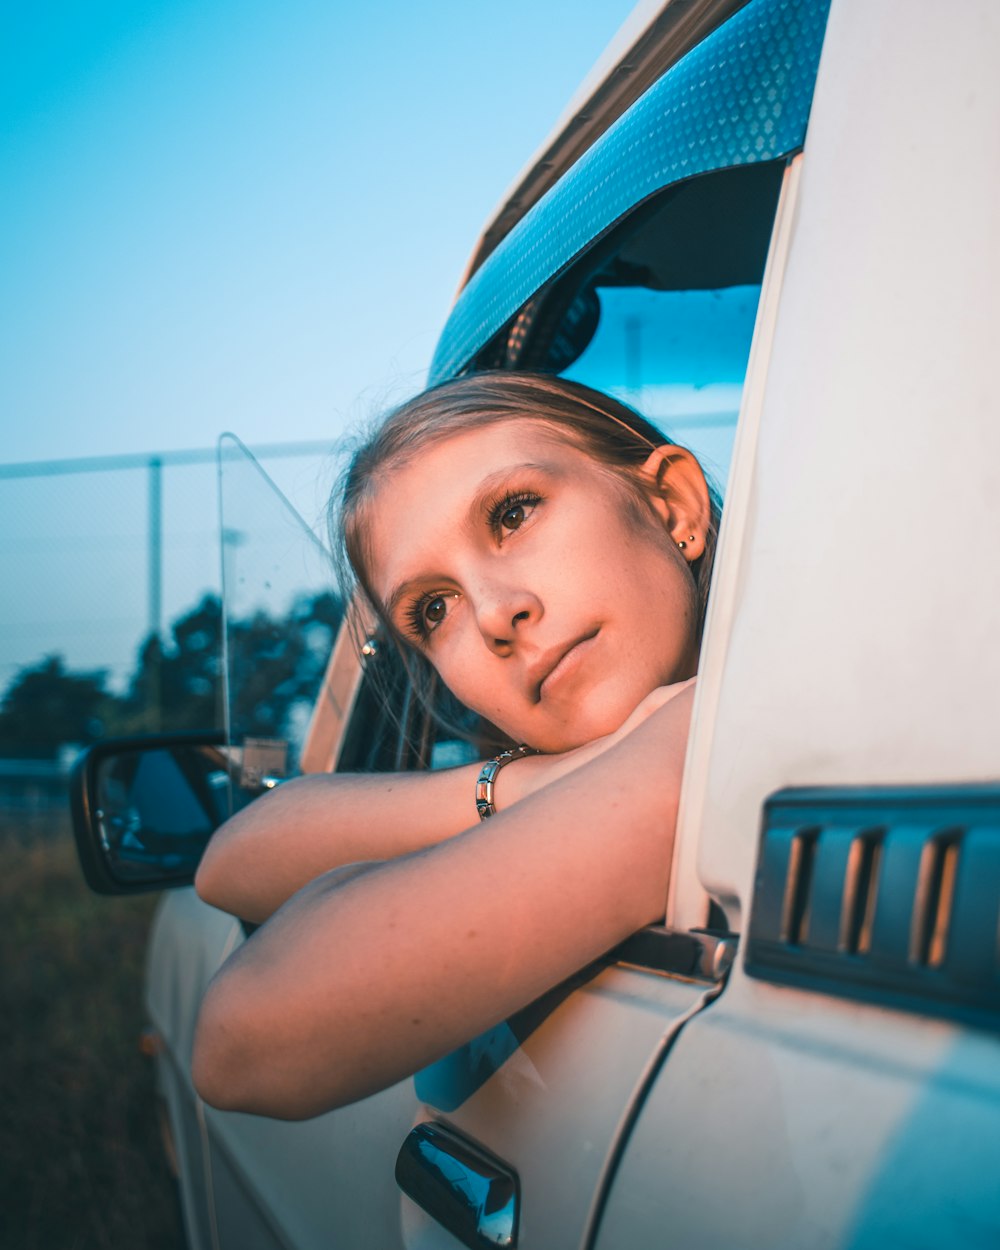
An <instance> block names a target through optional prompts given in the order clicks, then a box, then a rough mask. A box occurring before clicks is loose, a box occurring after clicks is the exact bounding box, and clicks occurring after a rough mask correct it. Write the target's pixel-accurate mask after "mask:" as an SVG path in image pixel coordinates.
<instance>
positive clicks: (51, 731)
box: [0, 655, 114, 759]
mask: <svg viewBox="0 0 1000 1250" xmlns="http://www.w3.org/2000/svg"><path fill="white" fill-rule="evenodd" d="M106 680H107V674H106V673H105V672H104V671H103V670H100V671H97V672H92V673H70V672H68V671H67V670H66V667H65V663H64V661H63V658H62V656H61V655H48V656H46V657H45V658H44V659H43V660H41V661H40V662H39V663H37V664H35V665H30V666H28V667H25V668H22V669H20V670H19V671H18V672H17V674H16V675H15V677H14V680H13V681H12V682H11V684H10V686H9V687H8V688H7V691H6V693H5V694H4V697H3V703H2V704H0V755H4V756H7V757H15V758H20V759H25V758H27V759H53V758H54V757H55V755H56V753H57V751H58V750H59V748H60V746H62V745H63V744H64V743H68V742H73V743H80V744H81V745H86V744H87V743H90V742H94V741H96V740H97V739H98V738H100V737H102V736H103V735H104V733H105V721H106V719H107V717H108V713H109V711H110V710H111V706H112V705H113V703H114V696H113V695H112V694H110V693H109V691H108V690H107V688H106V684H105V683H106Z"/></svg>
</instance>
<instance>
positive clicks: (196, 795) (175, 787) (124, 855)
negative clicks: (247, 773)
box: [92, 745, 229, 885]
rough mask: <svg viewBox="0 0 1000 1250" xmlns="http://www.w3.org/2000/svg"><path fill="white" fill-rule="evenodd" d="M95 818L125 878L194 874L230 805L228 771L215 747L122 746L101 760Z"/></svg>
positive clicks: (137, 880)
mask: <svg viewBox="0 0 1000 1250" xmlns="http://www.w3.org/2000/svg"><path fill="white" fill-rule="evenodd" d="M92 793H93V804H94V807H93V811H94V825H95V827H96V830H97V833H98V836H99V838H100V841H101V848H102V850H103V852H104V858H105V861H106V863H107V865H108V868H109V869H110V870H111V873H112V874H113V875H114V877H115V878H116V879H117V880H118V881H119V882H121V883H122V884H123V885H126V884H129V885H139V884H141V883H143V882H152V881H159V882H162V883H164V884H167V883H169V882H170V881H172V880H176V881H178V882H180V881H182V880H184V881H189V880H190V879H191V878H192V876H193V875H194V871H195V869H196V868H197V866H198V861H199V860H200V859H201V855H202V851H203V850H204V849H205V844H206V842H207V841H208V839H209V837H210V836H211V834H212V831H213V830H214V829H216V828H217V827H218V826H219V825H220V824H221V823H222V821H223V820H224V819H225V818H226V816H227V815H228V811H229V774H228V771H227V769H226V761H225V757H224V756H223V755H222V753H221V752H220V751H219V750H218V748H216V747H205V746H182V745H176V746H164V747H155V748H146V749H139V750H126V751H119V752H117V753H116V754H114V755H109V756H106V757H105V758H103V759H101V760H100V761H98V763H97V767H96V770H95V774H94V780H93V791H92Z"/></svg>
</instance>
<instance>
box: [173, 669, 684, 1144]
mask: <svg viewBox="0 0 1000 1250" xmlns="http://www.w3.org/2000/svg"><path fill="white" fill-rule="evenodd" d="M691 695H692V692H691V690H690V689H688V690H685V691H684V692H683V693H682V694H681V695H679V696H677V697H676V698H674V699H672V700H671V701H670V702H668V703H666V704H665V705H664V706H661V707H659V708H658V709H657V710H656V711H654V712H653V713H652V714H650V715H649V716H648V717H647V718H646V719H645V721H644V722H643V723H642V724H640V725H639V726H638V727H637V728H635V729H634V730H633V731H632V732H631V733H629V734H627V735H625V736H623V737H622V738H620V739H619V740H618V741H617V742H616V743H615V744H614V745H612V746H609V747H608V749H607V750H605V751H604V752H603V753H601V754H600V755H598V756H597V757H596V758H594V759H592V760H591V761H590V762H588V763H586V764H585V765H583V766H582V767H580V768H579V769H578V770H577V771H576V772H575V773H574V774H573V775H571V776H566V777H562V778H560V779H558V780H556V781H554V782H552V783H551V784H549V785H547V786H546V787H545V788H544V789H541V790H539V791H538V792H536V793H535V794H534V795H531V796H530V797H528V798H526V799H525V800H524V801H523V802H520V803H518V804H516V806H514V807H513V808H511V809H509V810H508V811H506V812H502V813H500V814H499V815H497V816H496V817H494V818H493V819H492V820H490V821H487V822H485V823H483V824H481V825H477V826H476V827H475V828H472V829H469V830H467V831H466V832H465V833H462V834H459V835H458V836H455V837H453V838H451V839H450V840H448V841H446V842H442V843H439V844H438V845H436V846H433V847H431V848H430V849H427V850H423V851H419V852H416V853H411V854H408V855H405V856H403V857H402V858H400V859H398V860H396V861H394V862H391V863H386V864H382V865H379V866H377V867H374V868H371V869H369V870H368V871H366V872H364V873H362V874H361V875H359V876H355V877H354V878H353V879H351V880H349V881H346V882H344V881H342V880H339V879H338V877H339V874H338V873H331V874H329V875H328V876H325V877H322V878H320V879H319V880H317V881H315V882H313V883H312V884H311V885H310V886H308V887H307V888H306V889H304V890H302V891H301V892H300V893H299V894H297V895H296V896H295V897H294V898H293V899H292V900H291V901H290V902H289V903H287V904H286V905H285V906H284V907H283V908H281V910H280V911H279V912H278V913H277V914H276V915H275V916H274V917H273V918H272V920H271V921H270V922H269V923H268V924H267V925H265V926H264V927H263V928H262V929H260V930H259V931H258V932H257V933H255V934H254V936H253V937H252V938H250V939H249V941H248V942H246V943H245V945H244V946H243V947H241V948H240V950H239V951H237V953H236V954H235V955H234V956H233V957H232V958H231V959H230V960H229V961H228V962H227V963H226V964H225V965H224V967H223V968H222V969H221V971H220V972H219V973H218V975H217V976H216V978H215V979H214V981H213V982H212V984H211V986H210V987H209V990H208V993H207V995H206V997H205V1000H204V1003H203V1005H202V1012H201V1017H200V1020H199V1024H198V1031H197V1035H196V1039H195V1050H194V1058H193V1071H194V1079H195V1084H196V1086H197V1088H198V1091H199V1093H200V1094H201V1095H202V1097H203V1098H205V1100H206V1101H207V1102H209V1103H211V1104H212V1105H214V1106H217V1107H222V1108H229V1109H239V1110H242V1111H251V1112H256V1113H258V1114H263V1115H271V1116H278V1117H281V1118H289V1119H298V1118H304V1117H307V1116H312V1115H316V1114H319V1113H320V1112H322V1111H325V1110H328V1109H330V1108H332V1107H336V1106H340V1105H343V1104H345V1103H348V1102H352V1101H354V1100H356V1099H359V1098H363V1097H365V1096H367V1095H368V1094H371V1093H373V1092H374V1091H376V1090H378V1089H382V1088H384V1087H385V1086H387V1085H390V1084H392V1083H393V1082H394V1081H397V1080H399V1079H401V1078H402V1077H404V1076H406V1075H408V1074H409V1073H412V1072H414V1071H416V1070H418V1069H419V1068H421V1067H423V1066H425V1065H426V1064H428V1063H430V1062H432V1061H433V1060H435V1059H437V1058H439V1057H440V1056H441V1055H444V1054H447V1053H448V1052H449V1051H450V1050H452V1049H454V1048H455V1047H456V1046H458V1045H460V1044H462V1043H463V1042H465V1041H467V1040H468V1039H469V1038H470V1037H474V1036H476V1035H477V1034H478V1033H480V1032H482V1031H483V1030H485V1029H487V1028H489V1027H491V1026H492V1025H494V1024H496V1023H497V1022H498V1021H500V1020H502V1019H504V1018H506V1017H507V1016H509V1015H510V1014H511V1013H512V1012H514V1011H516V1010H518V1009H519V1008H521V1007H523V1006H524V1005H525V1004H526V1003H528V1002H530V1001H532V1000H533V999H534V998H536V997H537V996H538V995H539V994H541V993H542V992H543V991H544V990H546V989H548V988H550V987H551V986H553V985H555V984H557V983H558V982H559V981H561V980H563V979H564V978H566V977H567V976H569V975H570V974H571V973H572V972H574V971H575V970H577V969H578V968H580V967H582V966H583V965H585V964H587V963H588V962H590V961H591V960H592V959H594V958H596V957H597V956H599V955H601V954H602V953H603V952H604V951H606V950H608V949H609V948H611V947H612V946H614V945H615V944H616V943H618V942H619V941H621V940H623V939H624V938H625V937H627V936H628V935H629V934H630V933H632V932H634V931H635V930H636V929H638V928H640V927H641V926H642V925H643V924H646V923H649V922H651V921H654V920H656V919H657V918H658V917H659V916H660V915H661V914H662V911H663V900H664V898H665V895H666V885H667V876H668V872H669V864H670V859H671V842H672V837H673V830H674V823H675V819H676V811H677V799H678V792H679V789H680V781H681V772H682V767H683V760H684V749H685V743H686V738H687V727H688V719H689V716H690V706H691ZM511 767H512V768H513V767H516V766H515V765H512V766H511Z"/></svg>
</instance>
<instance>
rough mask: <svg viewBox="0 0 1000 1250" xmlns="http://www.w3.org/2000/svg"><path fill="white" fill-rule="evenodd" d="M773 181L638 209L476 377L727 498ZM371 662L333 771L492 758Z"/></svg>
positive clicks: (552, 288) (774, 175)
mask: <svg viewBox="0 0 1000 1250" xmlns="http://www.w3.org/2000/svg"><path fill="white" fill-rule="evenodd" d="M784 168H785V162H784V161H783V160H782V161H772V162H769V163H766V164H762V165H757V166H746V167H741V168H738V169H730V170H724V171H721V172H717V173H712V174H706V175H703V176H701V177H699V178H694V179H691V180H690V181H689V182H687V183H684V184H682V185H680V186H675V187H672V188H669V189H668V190H667V191H664V192H662V193H660V194H659V195H657V196H655V197H653V198H652V199H651V200H649V201H646V202H644V203H643V204H641V205H640V206H639V207H638V208H636V209H635V210H634V211H633V212H632V213H631V214H629V216H628V217H627V218H626V219H625V220H624V221H623V222H621V223H619V225H618V226H617V227H616V228H615V229H614V230H613V231H611V232H610V233H609V234H608V235H607V236H605V237H604V238H602V239H600V240H598V241H597V242H596V243H595V244H594V246H593V247H592V248H591V249H589V250H588V251H587V252H586V253H585V254H584V255H583V256H581V257H580V259H579V260H578V261H577V262H576V263H575V264H574V265H573V266H572V267H571V268H570V269H569V270H568V271H567V272H566V273H563V274H560V275H559V276H558V277H557V278H556V279H554V280H553V281H552V282H550V283H548V284H546V286H544V287H543V288H542V289H541V290H540V291H538V292H537V293H536V294H535V295H533V296H532V298H531V299H529V300H528V301H527V302H526V303H525V304H524V305H523V306H522V307H521V308H520V309H519V310H518V312H517V314H516V315H515V316H514V317H512V318H511V319H510V321H509V322H508V323H507V325H506V326H504V328H503V330H502V331H501V332H500V333H499V334H497V335H496V336H494V338H493V339H492V340H491V341H490V342H489V343H488V344H487V345H486V346H485V348H484V349H483V350H482V351H481V352H480V353H479V355H478V356H477V358H476V360H475V363H474V367H475V368H477V369H496V368H501V369H511V370H526V369H527V370H541V371H545V372H551V373H559V374H561V375H562V376H564V377H568V378H572V379H575V380H577V381H580V382H585V383H587V384H588V385H591V386H595V387H597V388H598V389H601V390H605V391H608V392H610V393H612V394H614V395H616V396H618V397H619V398H621V399H623V400H624V401H625V402H626V403H630V404H632V405H633V406H634V407H636V408H637V409H638V410H639V411H640V412H642V414H643V415H644V416H646V417H648V418H649V419H650V420H651V421H652V422H653V423H654V424H655V425H657V426H658V427H659V428H660V429H661V430H662V431H663V432H664V434H665V435H666V436H667V437H668V438H669V439H671V440H672V441H674V442H678V443H681V444H683V445H684V446H686V447H688V448H690V450H691V451H693V452H694V453H695V455H697V456H698V458H699V460H701V461H702V463H703V465H704V467H705V469H706V471H707V473H708V475H709V476H710V477H711V478H712V479H713V483H714V485H715V486H716V487H717V488H718V489H719V490H720V492H724V489H725V484H726V478H727V476H728V472H729V461H730V456H731V452H732V443H733V438H734V435H735V432H736V423H737V416H738V413H739V407H740V398H741V394H742V387H743V379H744V376H745V373H746V367H747V360H748V358H749V354H750V344H751V339H752V337H753V328H754V321H755V318H756V314H757V304H758V299H759V296H760V287H761V281H762V279H763V273H764V265H765V261H766V258H767V249H768V245H769V242H770V237H771V228H772V225H773V221H774V214H775V211H776V208H777V202H778V194H779V190H780V187H781V180H782V176H783V174H784ZM376 649H377V651H378V655H377V656H376V657H371V658H370V659H369V661H368V663H369V666H370V669H371V672H370V673H368V674H366V678H365V682H364V685H363V687H362V693H361V696H360V698H359V703H358V707H357V710H356V713H355V716H354V717H353V718H352V722H351V726H350V729H349V731H348V735H349V738H348V741H347V742H345V747H344V750H343V751H342V752H341V756H340V764H339V767H341V768H351V769H357V768H362V769H365V770H368V769H373V768H403V767H427V766H430V767H433V768H438V767H450V766H453V765H456V764H462V763H466V762H469V761H471V760H473V759H481V758H483V757H484V756H485V755H488V754H490V753H492V751H493V750H495V749H496V746H497V745H498V743H499V742H501V741H502V740H501V739H498V737H497V736H496V734H495V732H491V729H490V727H489V726H484V725H483V724H482V723H481V722H479V721H478V720H477V719H476V718H475V717H473V716H471V715H470V714H469V713H468V712H467V711H466V710H465V709H463V708H461V707H460V706H458V705H456V704H455V701H454V700H452V699H451V698H450V697H449V696H447V695H446V694H445V693H443V692H440V691H438V692H436V693H435V695H434V697H433V698H432V699H430V700H427V699H424V700H421V699H419V698H417V697H416V695H415V694H414V691H413V689H412V687H411V684H410V682H409V680H408V677H407V673H406V669H405V665H404V664H403V662H402V661H401V660H400V658H399V656H398V654H397V653H396V652H395V647H394V646H393V644H392V643H391V642H390V641H388V640H382V641H380V642H379V643H378V645H377V648H376ZM428 703H436V707H437V712H438V715H437V716H430V715H429V714H428V712H427V705H428Z"/></svg>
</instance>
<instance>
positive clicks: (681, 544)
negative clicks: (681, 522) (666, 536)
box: [677, 534, 694, 551]
mask: <svg viewBox="0 0 1000 1250" xmlns="http://www.w3.org/2000/svg"><path fill="white" fill-rule="evenodd" d="M693 542H694V534H688V537H687V543H686V542H685V541H684V540H683V539H681V541H680V542H679V543H678V544H677V546H678V547H680V549H681V551H683V550H684V548H685V547H686V546H687V545H688V543H693Z"/></svg>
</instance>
